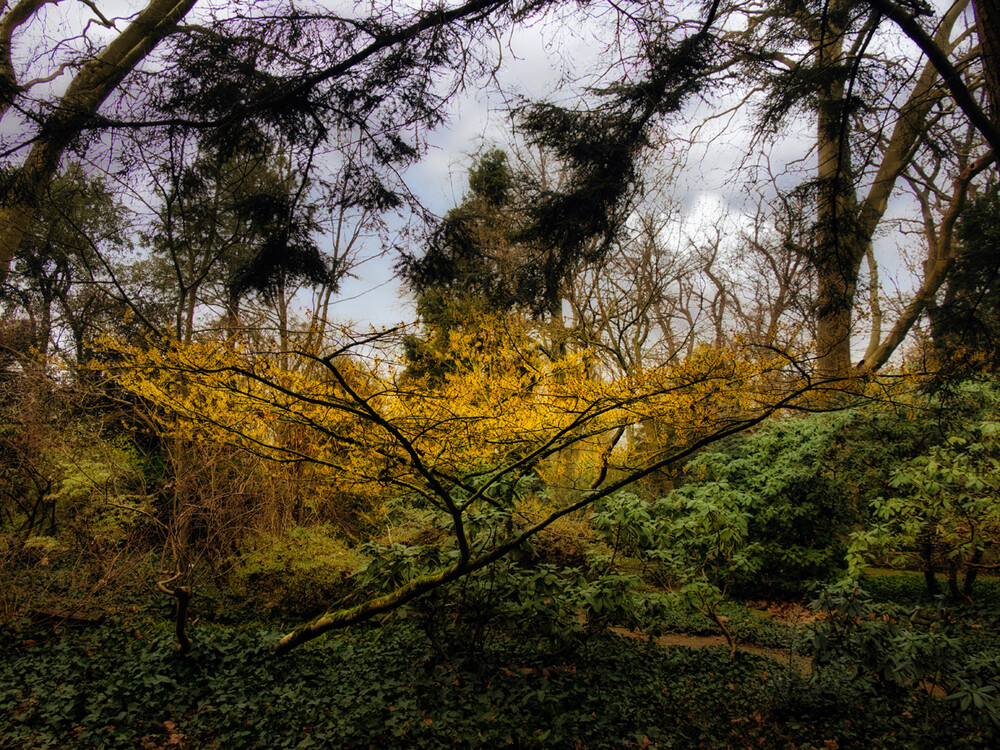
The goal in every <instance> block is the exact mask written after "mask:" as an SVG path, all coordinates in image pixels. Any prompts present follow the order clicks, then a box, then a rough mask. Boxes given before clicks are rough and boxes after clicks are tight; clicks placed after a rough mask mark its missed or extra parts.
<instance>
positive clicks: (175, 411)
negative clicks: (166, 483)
mask: <svg viewBox="0 0 1000 750" xmlns="http://www.w3.org/2000/svg"><path fill="white" fill-rule="evenodd" d="M479 330H481V331H489V332H490V335H491V339H490V340H489V341H488V342H483V341H480V340H479V338H478V336H476V335H473V336H469V337H467V338H466V340H465V341H464V342H463V343H462V344H461V347H460V348H462V349H464V350H466V351H470V352H474V353H475V356H474V358H472V360H471V366H470V367H468V368H466V369H463V370H461V371H459V372H457V373H456V374H454V375H453V376H451V377H449V378H448V379H447V380H446V381H444V383H443V384H442V385H441V386H440V387H439V388H436V389H433V390H422V389H416V388H412V387H408V386H407V385H406V383H405V382H398V381H397V378H396V374H395V372H394V370H395V368H392V369H389V368H387V364H386V361H385V360H383V359H382V358H380V357H376V358H374V359H371V360H368V361H366V360H364V359H361V358H360V357H358V356H357V354H360V353H361V352H362V350H367V351H369V352H373V349H374V347H376V346H379V347H381V346H385V345H388V344H391V343H392V338H391V337H390V336H388V335H387V334H375V335H373V336H369V337H365V338H362V339H355V340H348V341H345V342H344V343H343V344H342V345H341V346H340V347H339V348H338V349H336V350H335V351H333V352H332V353H330V354H327V355H325V356H321V355H319V354H316V353H313V352H309V351H298V352H296V354H295V356H296V357H297V358H301V359H304V360H307V361H309V362H311V363H313V364H314V365H315V366H316V367H317V369H316V370H315V371H314V373H308V372H307V370H306V369H305V368H301V367H292V368H290V369H287V370H282V369H281V368H280V367H278V366H276V364H275V362H274V360H273V358H271V357H269V356H268V354H267V353H266V352H265V353H260V354H254V353H252V351H250V350H244V349H243V348H242V347H236V346H234V345H233V344H232V342H230V343H229V344H227V345H225V346H222V345H220V344H218V343H213V342H192V343H190V344H184V343H181V342H175V343H172V344H168V345H166V346H158V347H135V346H129V345H126V344H120V343H119V344H115V345H114V350H115V351H117V352H118V354H119V356H121V357H122V358H123V359H122V360H121V366H120V367H116V368H115V369H114V375H115V378H116V380H117V381H118V382H119V383H120V384H121V385H122V386H123V387H125V388H126V389H128V390H130V391H133V392H134V393H135V394H136V395H137V396H140V397H142V398H143V399H146V400H147V401H148V402H149V403H151V404H153V405H155V406H156V407H157V411H158V412H159V414H160V416H159V420H160V425H161V430H163V431H164V432H165V434H168V435H172V436H174V437H175V439H188V440H190V439H196V440H198V441H199V442H206V441H209V442H221V443H225V444H230V445H235V446H238V447H240V448H242V449H244V450H247V451H250V452H251V453H255V454H257V455H262V456H265V457H268V458H270V459H272V460H277V461H282V462H305V463H308V464H313V465H316V466H318V467H320V468H322V469H323V470H324V471H326V472H328V475H329V480H330V481H333V482H336V483H337V484H338V485H340V486H347V487H353V488H355V490H356V491H358V492H369V493H375V494H379V493H382V492H383V491H384V488H389V489H392V490H395V491H397V492H404V493H407V494H410V495H412V496H413V497H414V498H415V502H418V503H425V504H427V505H428V506H430V507H433V508H436V509H438V510H439V511H440V512H441V513H442V514H443V515H444V516H445V517H446V518H447V519H448V523H449V527H450V533H451V534H452V536H453V537H454V548H455V554H454V557H453V558H450V559H449V560H448V561H447V562H446V564H445V565H444V566H443V567H440V568H438V569H435V570H434V571H432V572H430V573H428V574H426V575H422V576H420V577H418V578H415V579H413V580H410V581H407V582H406V583H405V584H403V585H401V586H399V587H398V588H396V589H395V590H393V591H392V592H390V593H389V594H387V595H385V596H382V597H377V598H375V599H373V600H371V601H368V602H366V603H364V604H361V605H359V606H356V607H350V608H347V609H343V610H337V611H334V612H330V613H328V614H326V615H324V616H322V617H320V618H318V619H317V620H315V621H314V622H312V623H309V624H307V625H304V626H303V627H301V628H299V629H297V630H296V631H294V632H293V633H290V634H288V635H287V636H286V637H285V638H283V639H282V641H281V643H280V645H279V650H280V651H285V650H287V649H289V648H292V647H294V646H295V645H297V644H299V643H302V642H304V641H306V640H309V639H310V638H313V637H316V636H317V635H320V634H322V633H323V632H326V631H328V630H330V629H332V628H338V627H346V626H348V625H351V624H353V623H357V622H362V621H364V620H367V619H370V618H372V617H374V616H376V615H378V614H380V613H383V612H388V611H391V610H392V609H394V608H396V607H398V606H401V605H402V604H405V603H406V602H408V601H411V600H412V599H414V598H415V597H417V596H420V595H421V594H424V593H427V592H429V591H431V590H433V589H435V588H436V587H438V586H441V585H444V584H446V583H448V582H450V581H453V580H457V579H459V578H462V577H464V576H466V575H469V574H471V573H473V572H475V571H476V570H480V569H482V568H484V567H486V566H487V565H490V564H492V563H493V562H495V561H497V560H499V559H500V558H501V557H503V556H505V555H506V554H508V553H509V552H510V551H512V550H514V549H516V548H518V547H519V546H520V545H522V544H524V543H525V541H526V540H528V539H530V538H531V537H533V536H534V535H536V534H538V533H539V532H541V531H543V530H544V529H545V528H547V527H548V526H550V525H551V524H552V523H553V522H554V521H556V520H557V519H559V518H561V517H563V516H566V515H568V514H571V513H573V512H575V511H578V510H580V509H582V508H586V507H588V506H590V505H591V504H592V503H594V502H596V501H598V500H600V499H601V498H604V497H607V496H609V495H611V494H613V493H614V492H616V491H618V490H619V489H621V488H623V487H625V486H627V485H629V484H631V483H633V482H635V481H637V480H638V479H641V478H642V477H644V476H647V475H649V474H651V473H653V472H655V471H657V470H659V469H660V468H662V467H664V466H667V465H669V464H671V463H673V462H676V461H679V460H681V459H683V458H684V457H686V456H688V455H691V454H692V453H693V452H695V451H697V450H698V449H699V448H700V447H702V446H704V445H706V444H708V443H710V442H713V441H715V440H718V439H720V438H721V437H723V436H725V435H729V434H733V433H735V432H738V431H741V430H745V429H747V428H748V427H750V426H752V425H754V424H757V423H759V422H760V421H762V420H763V419H765V418H767V416H768V415H770V414H772V413H774V412H775V411H776V410H778V409H781V408H784V407H786V406H788V405H789V404H792V403H795V401H796V399H797V398H798V397H799V396H800V395H801V394H802V392H803V391H802V388H803V387H806V388H807V387H808V386H803V384H801V383H799V382H798V378H797V375H796V373H795V372H794V368H793V370H791V371H789V370H788V369H787V366H788V364H789V363H788V361H787V360H785V359H783V358H780V357H774V356H765V357H760V356H759V354H757V353H754V352H746V353H745V354H746V357H745V358H744V356H743V353H737V352H732V351H730V352H718V351H710V350H701V351H698V352H696V354H695V356H694V357H692V358H690V359H689V360H688V361H687V362H685V363H684V364H682V365H664V366H662V367H660V368H656V369H651V370H649V371H648V372H647V373H645V376H644V378H643V379H642V380H641V381H637V380H635V379H632V378H627V377H626V378H621V379H618V380H615V381H607V382H598V381H595V380H593V379H592V378H591V377H589V375H588V373H587V372H586V368H585V367H584V366H583V364H582V363H581V360H580V358H579V357H577V356H574V355H568V356H567V357H566V358H564V359H561V360H559V361H555V362H552V361H547V360H540V361H538V362H527V361H525V359H524V358H523V357H522V356H520V347H521V343H520V341H518V340H517V338H514V337H511V336H509V335H508V333H507V329H506V328H505V327H504V326H490V325H486V323H485V322H484V323H483V324H481V325H480V327H479ZM374 351H377V350H374ZM351 352H356V355H355V356H354V357H349V356H348V355H349V354H350V353H351ZM782 378H784V379H786V380H787V382H786V386H787V387H784V388H776V387H775V382H776V379H782ZM650 419H657V420H660V421H661V422H664V423H669V424H670V425H671V426H672V429H673V433H674V438H675V440H674V444H675V445H676V446H677V447H676V449H675V450H673V451H670V452H666V453H664V454H663V455H660V456H659V457H657V458H656V459H654V460H651V461H649V462H648V463H643V464H641V465H639V466H637V467H629V466H628V465H623V466H620V467H619V471H618V472H617V474H616V475H615V478H614V479H613V480H612V479H610V477H611V473H610V471H609V469H610V466H609V464H610V463H612V462H613V461H614V458H613V455H614V451H613V449H614V446H615V442H614V440H613V436H614V435H615V434H620V432H621V431H622V430H623V429H624V428H626V427H628V426H629V425H632V424H637V423H641V422H643V421H646V420H650ZM291 427H294V428H296V430H295V432H299V431H301V430H305V431H306V432H308V433H309V434H311V435H312V436H313V437H312V438H311V439H309V440H299V439H296V440H293V441H289V440H287V437H288V436H289V435H290V434H292V432H291V431H289V430H288V429H287V428H291ZM595 438H601V439H603V440H604V441H605V442H604V444H605V445H606V446H608V447H607V450H606V451H605V452H604V454H603V456H602V457H601V458H600V460H601V461H602V465H601V466H598V467H596V468H597V471H596V472H595V474H596V476H595V478H594V481H593V482H592V483H591V488H590V489H589V490H586V491H582V490H581V491H576V492H572V493H569V494H568V495H566V496H561V497H557V498H554V499H553V503H554V505H553V506H552V507H551V508H550V509H549V510H547V512H546V513H545V514H544V515H543V517H542V518H541V519H540V520H537V521H534V522H531V523H529V524H527V525H525V526H517V525H515V526H512V527H510V528H507V529H506V530H505V529H504V528H497V529H494V530H493V532H492V533H491V535H490V536H491V540H492V543H491V545H490V546H489V549H488V550H486V549H483V548H481V547H480V546H478V545H479V542H477V538H474V537H472V536H470V534H469V532H468V530H467V523H468V518H469V515H470V514H475V513H477V512H478V511H479V510H481V509H483V508H487V507H495V508H498V509H501V510H504V509H506V510H508V511H509V510H513V509H516V508H517V507H518V504H519V503H521V502H523V500H524V498H522V497H520V496H519V495H518V493H517V491H516V488H517V487H518V486H520V483H519V480H520V478H523V477H526V476H530V475H531V474H533V473H534V472H535V471H536V470H537V469H538V467H539V465H540V464H541V462H543V461H546V460H548V459H551V458H553V457H556V456H558V455H560V454H561V453H563V452H565V451H568V450H572V449H573V448H574V446H576V445H578V444H579V443H581V442H582V441H585V440H593V439H595ZM505 488H506V489H505ZM512 488H513V489H512ZM497 535H499V536H497ZM498 540H499V541H498Z"/></svg>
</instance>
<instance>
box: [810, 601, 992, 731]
mask: <svg viewBox="0 0 1000 750" xmlns="http://www.w3.org/2000/svg"><path fill="white" fill-rule="evenodd" d="M812 606H813V607H815V608H817V609H822V610H823V611H824V612H826V613H828V616H827V617H826V618H825V619H823V620H820V621H818V622H817V623H816V624H815V625H814V626H813V627H812V628H811V632H810V637H809V643H810V646H811V649H812V653H813V666H814V669H818V670H821V671H833V672H834V673H838V674H846V675H847V676H848V677H849V678H852V679H854V680H856V681H857V682H859V683H863V682H869V683H870V684H871V685H872V686H873V687H877V688H878V692H879V693H886V692H890V693H891V692H893V691H895V692H898V693H900V694H907V693H909V694H912V693H913V691H915V690H916V691H917V692H918V694H919V693H922V694H923V695H924V696H925V701H928V702H929V701H930V700H931V697H932V695H933V692H934V690H935V689H936V690H937V691H938V692H939V693H940V692H942V691H943V692H946V693H947V699H946V700H947V701H951V702H954V703H955V704H957V706H958V709H959V711H961V712H965V713H968V715H969V716H970V718H971V719H973V720H974V721H976V722H977V723H978V724H980V725H984V724H992V725H993V726H994V727H1000V701H998V700H997V697H998V696H997V692H996V690H997V689H996V685H997V682H998V679H1000V654H998V652H997V651H996V643H995V639H990V640H989V645H988V649H989V650H988V651H986V650H984V649H983V648H982V646H983V644H982V643H981V642H979V643H977V641H976V639H974V638H972V639H970V638H969V637H968V634H969V633H972V632H975V628H979V627H981V626H980V624H979V623H973V629H970V628H969V627H968V624H969V623H968V618H969V616H970V614H972V613H971V612H970V611H968V610H966V611H965V612H963V613H961V614H959V613H958V612H956V611H953V610H950V609H948V608H945V607H942V606H941V605H940V604H938V606H936V607H931V608H927V607H904V606H900V605H898V604H894V603H887V604H880V603H876V602H875V601H874V600H873V599H872V598H871V597H870V596H869V595H868V594H867V593H866V592H865V591H864V590H863V589H861V588H860V587H859V586H858V585H857V584H856V583H854V582H842V583H838V584H836V585H833V586H829V587H826V588H824V589H821V590H820V592H819V597H818V598H817V599H816V601H815V602H813V605H812ZM994 625H995V623H994ZM994 635H995V631H994Z"/></svg>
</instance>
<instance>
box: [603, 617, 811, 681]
mask: <svg viewBox="0 0 1000 750" xmlns="http://www.w3.org/2000/svg"><path fill="white" fill-rule="evenodd" d="M611 632H612V633H614V634H615V635H617V636H619V637H621V638H630V639H632V640H641V641H644V640H646V639H647V638H648V637H649V636H647V635H646V634H645V633H640V632H638V631H635V630H629V629H628V628H611ZM655 640H656V643H657V644H658V645H660V646H663V647H664V648H671V647H674V646H680V647H681V648H706V647H707V646H725V647H726V648H729V646H728V645H727V644H726V639H725V638H723V637H722V636H721V635H686V634H684V633H667V634H665V635H661V636H657V638H656V639H655ZM736 650H737V651H747V652H749V653H752V654H761V655H762V656H766V657H768V658H770V659H773V660H774V661H776V662H778V663H780V664H784V665H788V664H789V663H790V664H792V665H793V666H794V667H795V668H796V669H797V670H798V671H799V672H801V673H802V674H811V673H812V659H810V658H809V657H808V656H798V655H796V654H792V653H790V652H789V651H786V650H784V649H780V648H764V647H763V646H750V645H744V644H739V645H737V647H736Z"/></svg>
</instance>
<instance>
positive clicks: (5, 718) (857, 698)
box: [0, 624, 1000, 750]
mask: <svg viewBox="0 0 1000 750" xmlns="http://www.w3.org/2000/svg"><path fill="white" fill-rule="evenodd" d="M24 635H25V634H24V633H17V632H15V631H13V630H9V629H8V630H6V631H4V632H3V633H2V634H0V639H2V643H0V651H2V653H3V656H2V658H0V746H2V747H4V748H11V750H19V749H20V748H25V749H26V748H37V747H53V748H54V747H58V748H133V747H137V746H138V747H144V748H161V747H168V746H169V747H174V746H178V745H180V746H183V747H186V748H208V747H225V748H230V747H231V748H236V747H239V748H309V747H323V748H341V747H343V748H353V747H379V748H383V747H385V748H431V747H437V748H441V747H469V746H476V747H502V746H508V745H509V746H514V747H567V748H569V747H574V748H611V747H662V748H670V747H682V748H690V747H706V748H725V747H778V746H781V747H800V748H806V747H834V746H836V747H840V748H846V747H859V748H860V747H864V748H871V747H913V748H920V747H928V748H929V747H939V746H945V745H947V746H949V747H995V746H996V743H997V740H998V739H1000V737H997V736H996V735H995V734H993V733H992V732H993V730H992V729H991V728H990V727H984V726H982V725H981V724H977V723H976V722H975V721H974V720H973V719H972V718H970V717H969V716H967V715H961V714H956V713H955V712H953V711H952V710H951V708H950V707H949V706H947V705H945V703H944V702H941V701H938V702H931V703H928V702H927V701H923V702H919V703H918V702H916V701H915V700H914V699H913V698H912V697H907V696H905V695H893V696H883V697H880V698H879V699H878V700H872V696H871V695H870V694H869V693H868V692H867V691H868V690H869V688H868V687H866V686H865V685H862V684H856V683H854V682H852V681H851V680H848V679H839V680H838V679H837V677H836V675H830V674H827V675H826V677H825V678H824V681H823V682H822V683H813V682H809V681H808V680H806V679H804V678H801V677H796V676H794V675H793V674H791V673H789V672H788V671H787V667H782V666H780V665H779V664H777V663H776V662H774V661H773V660H770V659H768V658H766V657H763V656H758V655H755V654H748V653H743V652H741V653H738V654H737V655H736V658H735V659H729V658H728V654H727V651H726V650H725V649H721V648H707V649H699V650H689V649H664V648H660V647H657V646H655V645H652V644H650V643H646V644H642V643H636V642H632V641H626V640H624V639H618V638H614V637H601V638H595V639H593V640H591V641H588V642H586V643H584V644H582V645H581V646H580V647H579V648H578V649H576V650H574V651H573V652H571V653H564V654H562V655H560V656H552V655H547V654H545V653H542V652H529V651H525V650H524V649H523V648H522V647H520V646H519V644H516V643H515V642H514V641H513V640H512V639H510V638H507V637H498V638H491V639H489V640H488V642H487V644H486V647H485V648H484V650H483V651H482V653H481V654H480V655H479V658H478V659H477V660H476V662H475V665H474V666H469V665H468V664H467V663H465V662H463V661H462V660H461V659H451V660H449V659H444V658H442V657H441V656H440V655H439V654H437V653H436V652H435V651H433V650H432V649H431V648H430V647H429V646H428V644H427V641H426V640H425V638H424V637H423V636H422V634H420V633H418V632H417V631H415V630H413V629H410V628H405V627H395V628H391V629H385V628H381V629H379V628H361V629H357V630H354V631H351V632H349V633H345V634H342V635H341V636H339V637H336V638H328V639H325V640H323V641H321V642H318V643H315V644H311V645H310V646H308V647H305V648H302V649H300V650H297V651H295V652H293V653H292V654H291V655H289V656H287V657H284V658H281V659H279V658H275V657H274V656H273V655H272V654H271V652H270V644H272V643H273V641H274V638H275V636H276V634H275V633H271V632H267V631H258V630H238V629H234V628H223V627H219V626H213V625H204V626H202V627H201V628H200V629H199V633H198V640H197V643H196V647H195V650H194V652H193V654H192V656H191V657H189V658H182V657H180V656H178V655H177V654H176V652H175V650H174V647H173V642H172V636H171V633H170V631H169V630H168V628H167V627H166V626H159V625H156V626H154V625H146V626H140V627H139V628H132V627H123V626H120V625H114V624H112V625H104V626H101V627H99V628H95V629H91V630H88V631H82V632H78V633H65V634H62V635H60V636H50V637H49V638H48V639H47V640H41V641H38V640H28V639H26V638H24ZM820 709H822V710H820ZM834 709H836V710H834ZM832 743H836V744H832Z"/></svg>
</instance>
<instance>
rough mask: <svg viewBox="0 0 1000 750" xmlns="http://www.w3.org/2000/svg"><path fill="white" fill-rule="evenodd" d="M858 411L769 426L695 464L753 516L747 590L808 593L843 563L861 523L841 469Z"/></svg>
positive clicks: (695, 473) (692, 468)
mask: <svg viewBox="0 0 1000 750" xmlns="http://www.w3.org/2000/svg"><path fill="white" fill-rule="evenodd" d="M853 418H854V417H853V416H852V415H851V414H819V415H814V416H809V417H804V418H800V419H787V420H782V421H778V422H774V423H772V424H769V425H767V426H765V427H764V428H762V429H761V430H759V431H758V432H756V433H753V434H752V435H748V436H746V437H744V438H742V439H739V440H736V441H733V442H732V443H731V444H730V445H729V446H727V447H725V448H724V449H722V450H720V451H716V452H712V453H704V454H702V455H701V456H699V457H698V458H696V459H695V460H693V461H692V462H691V463H690V464H689V465H688V468H687V474H688V476H689V477H690V479H691V480H692V481H695V482H701V481H706V482H719V483H721V484H719V485H718V486H719V487H720V490H719V491H723V489H721V488H726V489H725V491H726V492H730V493H736V495H738V498H737V499H738V501H739V503H740V504H741V506H742V507H743V512H744V513H745V514H746V516H747V525H748V530H747V543H748V544H749V545H754V546H755V548H756V552H755V556H756V559H757V561H758V565H759V567H758V568H757V571H756V573H754V574H753V575H749V576H746V577H744V578H742V579H737V583H739V584H741V586H742V587H743V588H744V589H746V590H753V589H763V590H765V591H766V590H768V589H771V590H779V591H780V590H784V591H787V592H790V593H801V592H802V591H804V585H805V584H806V583H807V582H809V581H811V580H814V579H817V578H824V577H827V576H829V575H831V574H832V573H833V572H834V571H836V570H837V569H838V568H840V567H841V566H842V565H843V553H844V537H845V535H846V533H847V531H848V530H849V529H850V528H851V525H852V523H854V522H855V521H856V520H858V514H857V510H856V506H855V505H854V503H853V498H852V488H851V486H850V484H849V483H848V477H847V476H846V472H845V471H844V470H843V469H842V468H841V467H840V466H839V465H838V462H837V460H836V459H837V458H838V452H839V451H840V450H841V449H842V446H843V441H844V430H845V427H846V426H847V425H848V424H850V423H851V421H852V419H853Z"/></svg>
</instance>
